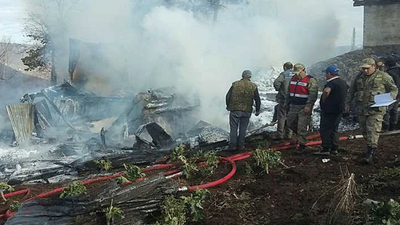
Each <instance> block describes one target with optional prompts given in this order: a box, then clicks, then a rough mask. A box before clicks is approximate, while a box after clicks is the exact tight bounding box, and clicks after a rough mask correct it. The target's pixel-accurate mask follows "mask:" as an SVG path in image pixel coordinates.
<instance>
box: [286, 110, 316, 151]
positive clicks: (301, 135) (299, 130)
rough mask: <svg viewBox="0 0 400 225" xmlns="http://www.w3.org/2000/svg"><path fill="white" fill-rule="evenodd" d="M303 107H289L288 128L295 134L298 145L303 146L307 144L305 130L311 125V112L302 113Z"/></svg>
mask: <svg viewBox="0 0 400 225" xmlns="http://www.w3.org/2000/svg"><path fill="white" fill-rule="evenodd" d="M304 107H305V105H293V104H291V105H290V106H289V113H288V120H287V125H288V127H289V128H290V129H291V130H292V131H293V132H294V133H296V134H297V140H298V142H299V144H301V145H304V144H306V143H307V130H308V126H309V125H310V123H311V112H309V113H306V112H304Z"/></svg>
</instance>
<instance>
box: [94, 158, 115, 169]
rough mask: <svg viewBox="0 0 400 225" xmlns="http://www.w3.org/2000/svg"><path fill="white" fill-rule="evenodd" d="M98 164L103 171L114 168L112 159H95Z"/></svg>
mask: <svg viewBox="0 0 400 225" xmlns="http://www.w3.org/2000/svg"><path fill="white" fill-rule="evenodd" d="M94 162H95V163H96V164H97V166H98V167H99V168H100V170H103V171H110V170H111V169H112V165H111V161H110V160H108V159H100V160H96V161H94Z"/></svg>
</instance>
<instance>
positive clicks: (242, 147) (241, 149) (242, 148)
mask: <svg viewBox="0 0 400 225" xmlns="http://www.w3.org/2000/svg"><path fill="white" fill-rule="evenodd" d="M236 150H238V151H244V150H246V148H245V147H244V146H238V147H237V149H236Z"/></svg>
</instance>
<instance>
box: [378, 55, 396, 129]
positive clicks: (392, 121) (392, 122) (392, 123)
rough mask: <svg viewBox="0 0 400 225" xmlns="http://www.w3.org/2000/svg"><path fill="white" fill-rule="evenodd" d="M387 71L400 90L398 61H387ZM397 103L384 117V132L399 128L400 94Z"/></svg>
mask: <svg viewBox="0 0 400 225" xmlns="http://www.w3.org/2000/svg"><path fill="white" fill-rule="evenodd" d="M385 64H386V67H387V70H386V73H388V74H389V75H390V76H391V77H392V78H393V81H394V84H395V85H396V86H397V88H398V89H400V67H398V66H397V65H396V61H394V60H393V59H387V60H386V61H385ZM396 100H397V102H395V103H393V104H391V105H390V106H389V107H388V110H387V111H386V114H385V116H383V126H382V130H389V131H392V130H396V128H397V122H398V116H399V114H398V107H399V102H398V101H399V100H400V94H397V97H396Z"/></svg>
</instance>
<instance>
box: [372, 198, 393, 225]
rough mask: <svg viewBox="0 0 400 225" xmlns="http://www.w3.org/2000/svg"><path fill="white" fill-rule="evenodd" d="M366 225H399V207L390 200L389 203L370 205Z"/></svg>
mask: <svg viewBox="0 0 400 225" xmlns="http://www.w3.org/2000/svg"><path fill="white" fill-rule="evenodd" d="M367 224H368V225H372V224H374V225H380V224H382V225H400V205H399V203H398V202H396V201H394V200H393V199H390V200H389V202H378V203H372V205H371V213H370V215H369V218H368V222H367Z"/></svg>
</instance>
